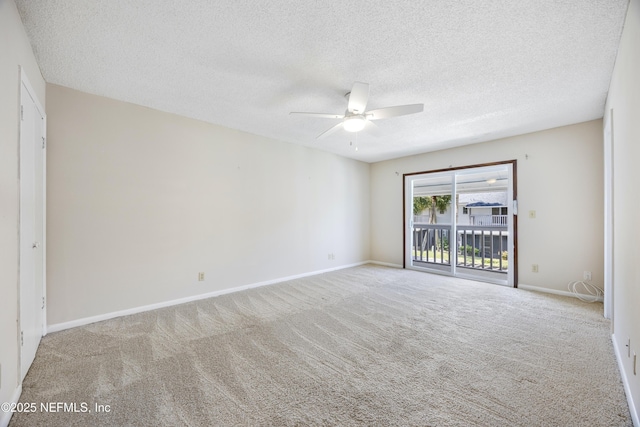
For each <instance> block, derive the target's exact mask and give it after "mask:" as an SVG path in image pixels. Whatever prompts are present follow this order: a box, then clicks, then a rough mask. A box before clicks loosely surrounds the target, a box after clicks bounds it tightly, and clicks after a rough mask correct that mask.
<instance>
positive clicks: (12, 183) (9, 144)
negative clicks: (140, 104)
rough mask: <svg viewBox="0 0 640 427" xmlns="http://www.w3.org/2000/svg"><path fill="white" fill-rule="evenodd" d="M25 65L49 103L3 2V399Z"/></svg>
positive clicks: (14, 314)
mask: <svg viewBox="0 0 640 427" xmlns="http://www.w3.org/2000/svg"><path fill="white" fill-rule="evenodd" d="M19 66H22V67H23V68H24V70H25V72H26V74H27V76H28V78H29V81H30V82H31V85H32V86H33V89H34V90H35V92H36V94H37V96H38V98H39V100H40V102H42V103H44V102H45V83H44V80H43V78H42V76H41V75H40V69H39V68H38V64H37V63H36V60H35V57H34V56H33V52H32V51H31V46H30V45H29V40H28V39H27V36H26V34H25V32H24V28H23V27H22V21H21V20H20V15H19V14H18V10H17V9H16V6H15V4H14V2H13V0H0V206H1V208H0V364H1V366H2V372H1V374H2V383H1V384H0V402H7V401H10V400H11V397H12V395H13V393H14V392H15V390H16V387H17V386H18V383H19V375H18V355H19V353H18V326H17V320H18V213H19V193H18V148H19V139H18V138H19V135H18V131H19V128H20V122H19V110H20V71H19ZM43 105H44V104H43ZM2 415H4V414H2V413H0V419H2Z"/></svg>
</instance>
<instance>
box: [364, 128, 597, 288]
mask: <svg viewBox="0 0 640 427" xmlns="http://www.w3.org/2000/svg"><path fill="white" fill-rule="evenodd" d="M527 155H528V159H527V157H526V156H527ZM513 159H515V160H517V161H518V164H517V174H518V175H517V179H518V183H517V185H518V209H519V212H520V215H519V217H518V250H519V258H518V263H519V268H520V270H519V283H520V284H526V285H531V286H538V287H543V288H548V289H553V290H561V291H566V290H567V283H568V282H570V281H574V280H581V279H582V275H583V271H584V270H588V271H591V272H592V273H593V280H594V282H595V283H598V284H602V283H603V274H604V273H603V249H602V246H603V209H602V198H603V182H602V174H603V165H602V121H601V120H595V121H591V122H587V123H581V124H577V125H573V126H565V127H561V128H557V129H551V130H547V131H543V132H535V133H531V134H526V135H521V136H516V137H512V138H506V139H501V140H497V141H490V142H486V143H481V144H474V145H470V146H466V147H459V148H453V149H450V150H442V151H436V152H432V153H427V154H423V155H418V156H412V157H403V158H400V159H395V160H389V161H386V162H380V163H375V164H373V165H372V166H371V257H372V259H374V260H376V261H383V262H389V263H393V264H402V225H403V219H402V174H405V173H411V172H420V171H429V170H435V169H442V168H448V167H457V166H466V165H475V164H482V163H488V162H495V161H502V160H513ZM530 210H535V211H536V218H535V219H529V217H528V211H530ZM532 264H538V265H539V273H532V272H531V265H532Z"/></svg>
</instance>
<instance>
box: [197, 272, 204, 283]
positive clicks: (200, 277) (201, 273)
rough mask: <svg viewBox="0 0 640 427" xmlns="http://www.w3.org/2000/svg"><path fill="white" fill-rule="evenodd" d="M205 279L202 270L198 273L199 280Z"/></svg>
mask: <svg viewBox="0 0 640 427" xmlns="http://www.w3.org/2000/svg"><path fill="white" fill-rule="evenodd" d="M203 281H204V271H201V272H200V273H198V282H203Z"/></svg>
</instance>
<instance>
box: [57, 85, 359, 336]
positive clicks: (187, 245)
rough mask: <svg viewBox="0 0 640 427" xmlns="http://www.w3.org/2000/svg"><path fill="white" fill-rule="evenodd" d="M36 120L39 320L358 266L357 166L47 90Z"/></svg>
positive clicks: (316, 153)
mask: <svg viewBox="0 0 640 427" xmlns="http://www.w3.org/2000/svg"><path fill="white" fill-rule="evenodd" d="M47 113H48V121H49V131H48V141H49V143H48V175H47V179H48V193H47V196H48V199H47V209H48V234H47V242H48V248H47V251H48V264H47V265H48V270H47V286H48V323H49V324H50V325H51V324H57V323H61V322H67V321H72V320H76V319H82V318H85V317H90V316H95V315H101V314H105V313H110V312H114V311H119V310H124V309H129V308H134V307H139V306H143V305H148V304H154V303H159V302H165V301H170V300H174V299H178V298H183V297H189V296H192V295H198V294H203V293H208V292H213V291H217V290H223V289H227V288H233V287H238V286H242V285H247V284H252V283H256V282H261V281H266V280H272V279H277V278H281V277H286V276H291V275H297V274H303V273H307V272H313V271H318V270H323V269H328V268H333V267H338V266H341V265H347V264H351V263H356V262H361V261H365V260H368V259H369V165H368V164H366V163H362V162H358V161H354V160H350V159H346V158H342V157H338V156H336V155H333V154H328V153H326V152H322V151H319V150H314V149H310V148H305V147H301V146H297V145H294V144H287V143H283V142H278V141H274V140H270V139H267V138H263V137H258V136H255V135H251V134H247V133H243V132H239V131H235V130H231V129H227V128H223V127H220V126H214V125H211V124H206V123H203V122H199V121H196V120H191V119H187V118H184V117H179V116H176V115H172V114H168V113H163V112H159V111H156V110H151V109H148V108H144V107H140V106H137V105H133V104H127V103H124V102H120V101H115V100H111V99H107V98H103V97H98V96H94V95H89V94H86V93H82V92H78V91H74V90H71V89H68V88H64V87H61V86H55V85H48V86H47ZM329 253H334V254H335V260H329V259H328V256H327V255H328V254H329ZM200 271H202V272H205V278H206V280H205V281H204V282H198V281H197V277H198V272H200Z"/></svg>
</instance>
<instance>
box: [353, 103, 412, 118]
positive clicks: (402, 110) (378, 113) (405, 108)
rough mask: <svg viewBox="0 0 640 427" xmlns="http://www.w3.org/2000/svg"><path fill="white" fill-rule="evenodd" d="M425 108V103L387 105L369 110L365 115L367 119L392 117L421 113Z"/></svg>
mask: <svg viewBox="0 0 640 427" xmlns="http://www.w3.org/2000/svg"><path fill="white" fill-rule="evenodd" d="M423 110H424V104H410V105H398V106H395V107H386V108H379V109H377V110H371V111H367V112H366V113H365V116H366V117H367V120H380V119H389V118H391V117H398V116H406V115H407V114H415V113H421V112H422V111H423Z"/></svg>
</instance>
